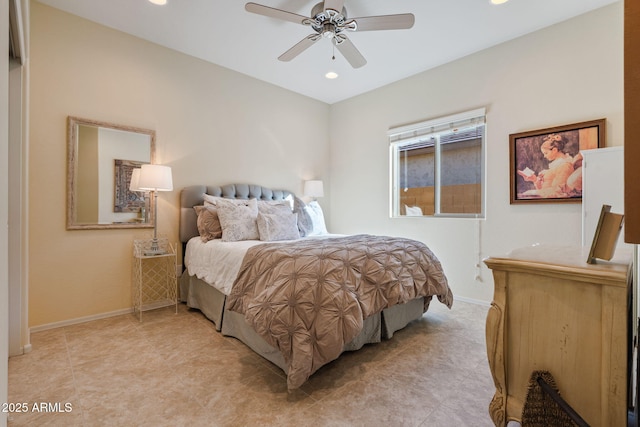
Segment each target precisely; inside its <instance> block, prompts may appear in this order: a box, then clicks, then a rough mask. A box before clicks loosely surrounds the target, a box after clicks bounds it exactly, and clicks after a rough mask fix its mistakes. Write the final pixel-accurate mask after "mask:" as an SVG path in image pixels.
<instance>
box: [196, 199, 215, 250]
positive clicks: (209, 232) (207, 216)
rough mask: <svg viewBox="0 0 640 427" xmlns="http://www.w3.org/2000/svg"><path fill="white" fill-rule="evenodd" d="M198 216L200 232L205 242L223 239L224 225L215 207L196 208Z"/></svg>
mask: <svg viewBox="0 0 640 427" xmlns="http://www.w3.org/2000/svg"><path fill="white" fill-rule="evenodd" d="M193 208H194V209H195V210H196V213H197V214H198V221H197V225H198V232H199V233H200V238H201V239H202V241H203V242H208V241H209V240H213V239H219V238H221V237H222V225H220V219H219V218H218V209H217V208H216V207H215V206H194V207H193Z"/></svg>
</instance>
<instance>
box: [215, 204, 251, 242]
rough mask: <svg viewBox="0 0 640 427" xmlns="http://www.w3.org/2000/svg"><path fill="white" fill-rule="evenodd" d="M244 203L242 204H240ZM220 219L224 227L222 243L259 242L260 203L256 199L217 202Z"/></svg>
mask: <svg viewBox="0 0 640 427" xmlns="http://www.w3.org/2000/svg"><path fill="white" fill-rule="evenodd" d="M238 202H242V203H238ZM216 206H217V208H218V218H220V225H221V226H222V241H223V242H237V241H240V240H258V239H260V234H259V233H258V225H257V223H256V219H257V217H258V203H257V201H256V199H250V200H242V201H240V200H237V199H236V200H226V199H220V200H217V201H216Z"/></svg>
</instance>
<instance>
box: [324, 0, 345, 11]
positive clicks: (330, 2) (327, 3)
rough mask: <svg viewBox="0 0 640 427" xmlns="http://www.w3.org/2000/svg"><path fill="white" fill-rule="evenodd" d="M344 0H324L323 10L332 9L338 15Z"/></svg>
mask: <svg viewBox="0 0 640 427" xmlns="http://www.w3.org/2000/svg"><path fill="white" fill-rule="evenodd" d="M343 6H344V0H324V10H327V9H332V10H335V11H336V12H338V13H342V7H343Z"/></svg>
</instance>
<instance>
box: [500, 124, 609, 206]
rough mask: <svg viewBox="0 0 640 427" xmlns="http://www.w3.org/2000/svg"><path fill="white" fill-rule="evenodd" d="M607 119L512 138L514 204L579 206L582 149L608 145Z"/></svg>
mask: <svg viewBox="0 0 640 427" xmlns="http://www.w3.org/2000/svg"><path fill="white" fill-rule="evenodd" d="M605 126H606V119H598V120H591V121H586V122H580V123H573V124H568V125H562V126H555V127H550V128H546V129H538V130H532V131H526V132H520V133H514V134H510V135H509V158H510V169H509V171H510V202H511V204H518V203H549V202H552V203H563V202H564V203H567V202H569V203H579V202H580V201H581V200H582V155H581V154H580V152H581V151H582V150H589V149H595V148H602V147H604V146H605V134H606V133H605Z"/></svg>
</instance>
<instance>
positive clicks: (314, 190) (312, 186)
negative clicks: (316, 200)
mask: <svg viewBox="0 0 640 427" xmlns="http://www.w3.org/2000/svg"><path fill="white" fill-rule="evenodd" d="M304 195H305V196H307V197H323V196H324V187H323V185H322V181H320V180H312V181H305V182H304Z"/></svg>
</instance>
